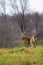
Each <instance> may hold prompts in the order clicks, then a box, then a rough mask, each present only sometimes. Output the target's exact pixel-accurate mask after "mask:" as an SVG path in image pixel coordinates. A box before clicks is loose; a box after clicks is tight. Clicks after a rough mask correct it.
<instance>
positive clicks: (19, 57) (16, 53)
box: [0, 46, 43, 65]
mask: <svg viewBox="0 0 43 65" xmlns="http://www.w3.org/2000/svg"><path fill="white" fill-rule="evenodd" d="M0 65H43V46H36V48H34V47H28V48H27V47H15V48H9V49H8V48H5V49H4V48H3V49H0Z"/></svg>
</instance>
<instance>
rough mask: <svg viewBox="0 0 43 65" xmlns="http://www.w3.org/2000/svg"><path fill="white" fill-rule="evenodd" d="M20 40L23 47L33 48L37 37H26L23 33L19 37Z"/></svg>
mask: <svg viewBox="0 0 43 65" xmlns="http://www.w3.org/2000/svg"><path fill="white" fill-rule="evenodd" d="M21 38H22V40H23V41H24V43H25V45H27V46H29V45H31V46H32V47H33V46H34V43H35V42H36V41H37V37H36V36H33V35H32V36H26V35H24V33H22V36H21Z"/></svg>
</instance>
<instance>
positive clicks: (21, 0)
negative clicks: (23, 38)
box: [10, 0, 29, 33]
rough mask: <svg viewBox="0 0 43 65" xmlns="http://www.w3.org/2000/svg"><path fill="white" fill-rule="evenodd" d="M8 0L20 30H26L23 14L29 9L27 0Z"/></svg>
mask: <svg viewBox="0 0 43 65" xmlns="http://www.w3.org/2000/svg"><path fill="white" fill-rule="evenodd" d="M10 2H11V6H12V8H13V12H15V13H16V14H17V22H18V24H19V27H20V29H21V32H22V33H24V31H25V30H26V18H25V14H26V13H27V12H28V11H29V6H28V0H12V1H11V0H10ZM18 5H19V6H18Z"/></svg>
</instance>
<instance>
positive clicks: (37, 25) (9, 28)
mask: <svg viewBox="0 0 43 65" xmlns="http://www.w3.org/2000/svg"><path fill="white" fill-rule="evenodd" d="M20 15H21V14H19V15H17V14H15V15H12V16H9V15H0V47H14V46H15V45H16V44H15V43H16V42H19V41H20V40H21V38H20V36H21V34H20V33H19V30H20V26H19V24H18V21H21V20H22V19H21V17H20ZM18 19H19V20H18ZM25 22H26V23H25V24H26V26H25V31H26V35H32V34H33V35H34V34H36V32H37V34H38V36H39V37H41V38H42V37H43V14H39V13H37V12H36V13H32V14H25ZM18 40H19V41H18Z"/></svg>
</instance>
